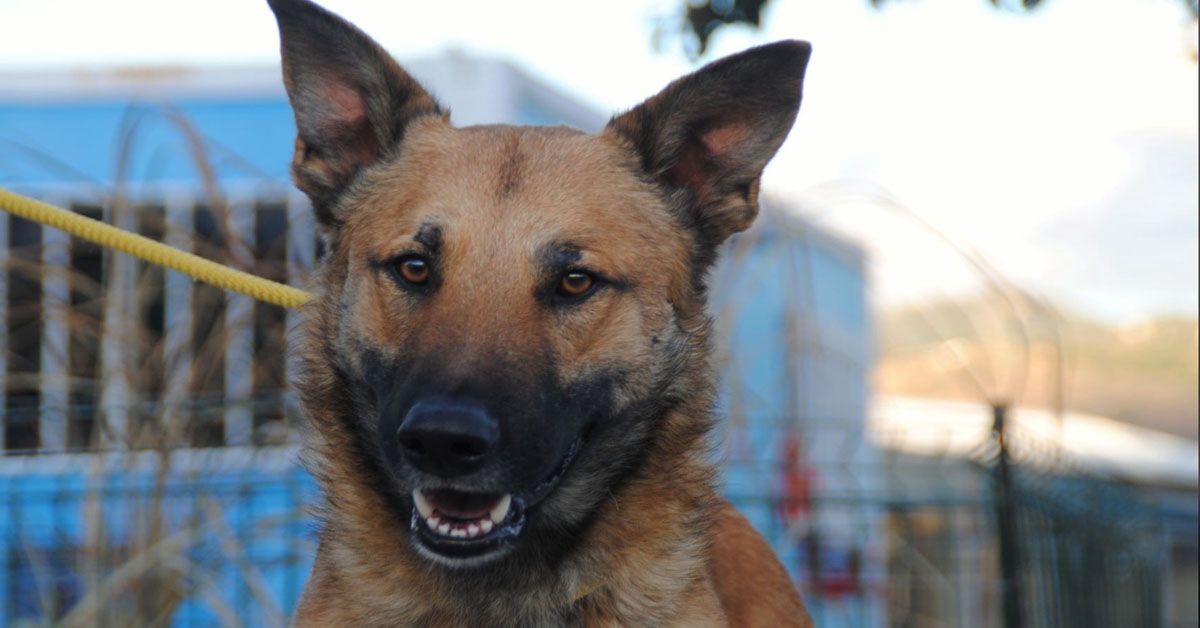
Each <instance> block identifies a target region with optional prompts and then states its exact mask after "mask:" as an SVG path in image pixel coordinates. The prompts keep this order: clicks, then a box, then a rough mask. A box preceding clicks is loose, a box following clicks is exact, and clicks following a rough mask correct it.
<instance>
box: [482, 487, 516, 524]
mask: <svg viewBox="0 0 1200 628" xmlns="http://www.w3.org/2000/svg"><path fill="white" fill-rule="evenodd" d="M511 505H512V495H509V494H508V493H505V494H504V497H501V498H500V501H499V502H496V505H495V507H493V508H492V511H491V512H490V513H488V516H489V517H491V518H492V521H493V522H495V523H500V522H501V521H504V518H505V517H507V516H508V508H509V506H511Z"/></svg>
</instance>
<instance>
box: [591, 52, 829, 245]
mask: <svg viewBox="0 0 1200 628" xmlns="http://www.w3.org/2000/svg"><path fill="white" fill-rule="evenodd" d="M810 51H811V47H810V46H809V44H808V43H807V42H802V41H781V42H777V43H774V44H768V45H765V46H759V47H757V48H751V49H750V50H747V51H745V52H742V53H740V54H736V55H733V56H730V57H726V58H724V59H720V60H718V61H715V62H713V63H710V64H709V65H707V66H705V67H703V68H701V69H700V70H698V71H696V72H694V73H692V74H689V75H687V76H685V77H683V78H681V79H679V80H677V81H675V82H674V83H671V84H670V85H668V86H667V88H666V89H664V90H663V91H662V92H659V94H658V95H656V96H654V97H652V98H650V99H649V100H647V101H646V102H644V103H642V104H641V105H638V106H637V107H635V108H634V109H633V110H631V111H629V112H628V113H625V114H623V115H620V116H617V117H615V118H613V119H612V120H611V121H609V123H608V130H609V131H615V132H616V133H617V134H619V135H620V136H622V137H623V138H625V139H626V140H627V141H629V142H631V143H632V144H633V147H634V149H635V150H636V151H637V152H638V155H639V156H640V157H641V160H642V168H643V170H644V171H645V173H646V174H648V175H649V176H650V177H651V178H652V179H653V180H655V181H657V182H658V184H659V185H661V186H663V187H664V189H665V191H666V192H667V194H668V196H669V197H670V198H671V201H672V203H673V204H674V205H675V208H676V209H677V210H678V211H681V212H683V215H684V219H685V220H686V221H687V222H688V223H690V224H692V225H694V226H695V227H696V228H697V229H698V230H699V232H700V236H701V239H702V241H703V243H704V244H706V245H708V246H710V247H715V246H716V245H718V244H720V243H721V242H722V241H724V240H725V238H727V237H729V236H730V235H732V234H734V233H737V232H739V231H742V230H744V229H746V228H747V227H749V226H750V223H752V222H753V221H754V217H755V216H756V215H757V214H758V183H759V178H760V177H761V176H762V171H763V167H764V166H766V165H767V162H768V161H770V159H771V157H773V156H774V155H775V151H777V150H778V149H779V146H780V145H781V144H783V140H784V138H786V137H787V134H788V131H789V130H791V128H792V122H793V121H794V120H795V119H796V112H797V110H798V109H799V107H800V94H801V84H802V82H803V80H804V69H805V67H806V66H807V65H808V57H809V53H810Z"/></svg>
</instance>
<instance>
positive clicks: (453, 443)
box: [397, 401, 500, 478]
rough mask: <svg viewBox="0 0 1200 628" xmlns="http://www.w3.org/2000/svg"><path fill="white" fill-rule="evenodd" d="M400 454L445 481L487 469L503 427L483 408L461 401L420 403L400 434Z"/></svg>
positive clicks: (414, 406) (401, 428) (401, 426)
mask: <svg viewBox="0 0 1200 628" xmlns="http://www.w3.org/2000/svg"><path fill="white" fill-rule="evenodd" d="M397 436H398V437H399V440H400V451H401V452H402V453H403V454H404V456H405V457H406V458H408V460H409V462H411V463H412V464H413V466H415V467H416V468H418V469H420V470H422V471H425V472H426V473H432V474H434V475H438V476H441V477H445V478H451V477H457V476H460V475H467V474H468V473H474V472H475V471H478V470H479V469H480V468H482V467H483V464H484V462H486V461H487V457H488V454H489V453H491V451H492V449H493V448H494V447H495V445H496V441H498V440H499V438H500V426H499V424H498V423H497V421H496V419H494V418H492V415H491V414H489V413H488V412H487V411H486V410H484V409H483V408H481V407H479V406H477V405H474V404H470V403H463V402H457V401H419V402H417V403H416V404H414V405H413V407H412V409H410V410H409V411H408V414H407V415H405V417H404V421H403V422H401V423H400V430H399V431H398V432H397Z"/></svg>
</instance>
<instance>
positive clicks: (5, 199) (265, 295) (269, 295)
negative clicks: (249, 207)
mask: <svg viewBox="0 0 1200 628" xmlns="http://www.w3.org/2000/svg"><path fill="white" fill-rule="evenodd" d="M0 209H3V210H4V211H6V212H9V213H11V214H13V215H16V216H20V217H22V218H25V219H28V220H32V221H34V222H40V223H42V224H44V225H49V226H51V227H54V228H55V229H61V230H63V231H66V232H67V233H69V234H71V235H73V236H76V237H79V238H83V239H84V240H88V241H90V242H95V243H96V244H99V245H100V246H106V247H109V248H114V249H117V250H118V251H124V252H125V253H128V254H130V255H132V256H134V257H138V258H141V259H144V260H146V261H147V262H150V263H151V264H157V265H159V266H165V267H167V268H171V269H174V270H177V271H179V272H181V273H184V274H185V275H188V276H191V277H194V278H196V279H199V280H200V281H203V282H205V283H209V284H212V285H214V286H217V287H218V288H224V289H225V290H233V291H234V292H240V293H242V294H245V295H248V296H251V297H254V298H255V299H258V300H259V301H266V302H267V303H274V304H275V305H282V306H283V307H289V308H296V307H300V306H301V305H304V303H305V302H307V301H308V300H309V299H310V298H311V295H309V294H308V293H307V292H305V291H303V290H300V289H297V288H293V287H291V286H288V285H285V284H281V283H278V282H275V281H271V280H269V279H263V278H262V277H256V276H254V275H251V274H250V273H245V272H242V271H240V270H235V269H233V268H229V267H228V266H222V265H221V264H218V263H216V262H214V261H212V260H207V259H204V258H203V257H200V256H199V255H193V254H191V253H188V252H185V251H180V250H179V249H176V248H174V247H170V246H167V245H166V244H163V243H162V242H157V241H154V240H151V239H150V238H147V237H146V236H143V235H138V234H136V233H129V232H128V231H123V230H121V229H118V228H116V227H114V226H112V225H106V224H104V223H102V222H100V221H99V220H93V219H91V218H88V217H86V216H81V215H79V214H76V213H74V212H70V211H67V210H65V209H60V208H58V207H55V206H53V205H47V204H46V203H43V202H41V201H38V200H34V199H32V198H29V197H27V196H22V195H20V194H17V193H15V192H11V191H9V190H6V189H4V188H0Z"/></svg>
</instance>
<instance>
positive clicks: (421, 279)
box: [396, 257, 429, 285]
mask: <svg viewBox="0 0 1200 628" xmlns="http://www.w3.org/2000/svg"><path fill="white" fill-rule="evenodd" d="M396 269H397V270H398V271H399V273H400V277H401V278H402V279H404V281H407V282H408V283H411V284H415V285H421V284H423V283H425V282H426V281H428V280H429V262H426V261H425V260H423V259H421V258H419V257H410V258H408V259H405V260H401V261H400V263H399V264H397V265H396Z"/></svg>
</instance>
